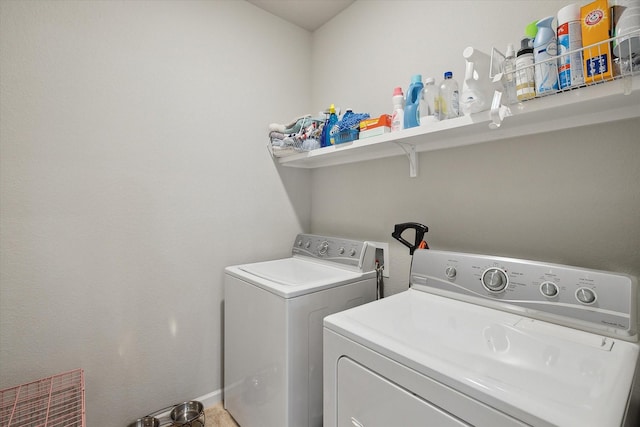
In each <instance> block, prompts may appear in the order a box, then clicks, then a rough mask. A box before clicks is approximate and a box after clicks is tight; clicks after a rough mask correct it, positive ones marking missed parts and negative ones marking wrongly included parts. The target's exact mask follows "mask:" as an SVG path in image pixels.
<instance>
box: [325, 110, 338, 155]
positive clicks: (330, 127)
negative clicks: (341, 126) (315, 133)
mask: <svg viewBox="0 0 640 427" xmlns="http://www.w3.org/2000/svg"><path fill="white" fill-rule="evenodd" d="M337 125H338V115H337V114H336V106H335V105H333V104H331V107H329V119H328V120H327V123H326V124H325V127H326V129H327V131H326V133H325V134H324V137H325V140H324V141H323V143H324V144H323V145H322V146H323V147H328V146H330V145H334V144H335V143H336V137H335V134H336V133H338V126H337Z"/></svg>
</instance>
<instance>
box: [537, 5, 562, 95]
mask: <svg viewBox="0 0 640 427" xmlns="http://www.w3.org/2000/svg"><path fill="white" fill-rule="evenodd" d="M553 18H554V17H553V16H548V17H546V18H543V19H541V20H539V21H538V23H537V24H536V26H537V27H538V33H537V34H536V38H535V39H534V40H533V61H534V62H535V64H536V65H535V81H536V93H537V94H538V95H540V94H543V93H545V92H548V93H553V92H555V91H557V90H558V62H557V60H555V59H554V60H551V59H552V58H555V57H556V56H557V55H558V44H557V43H558V39H557V38H556V32H555V31H554V30H553V27H552V26H551V25H552V24H553Z"/></svg>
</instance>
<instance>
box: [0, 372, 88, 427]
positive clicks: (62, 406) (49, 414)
mask: <svg viewBox="0 0 640 427" xmlns="http://www.w3.org/2000/svg"><path fill="white" fill-rule="evenodd" d="M85 425H86V420H85V406H84V371H83V370H82V369H76V370H73V371H69V372H65V373H62V374H58V375H54V376H52V377H48V378H42V379H39V380H37V381H34V382H31V383H26V384H22V385H19V386H16V387H11V388H7V389H4V390H0V427H22V426H29V427H62V426H64V427H85Z"/></svg>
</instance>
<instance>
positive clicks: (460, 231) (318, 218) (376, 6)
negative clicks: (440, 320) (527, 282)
mask: <svg viewBox="0 0 640 427" xmlns="http://www.w3.org/2000/svg"><path fill="white" fill-rule="evenodd" d="M583 3H586V2H583ZM564 5H566V1H562V0H561V1H535V2H534V1H510V0H509V1H448V2H436V1H393V2H391V1H376V0H366V1H365V0H359V1H356V2H355V3H354V4H352V5H351V6H350V7H349V8H347V9H346V10H345V11H344V12H343V13H341V14H340V15H339V16H338V17H336V18H335V19H334V20H332V21H331V22H329V23H328V24H327V25H325V26H323V27H322V28H320V29H319V30H317V31H316V32H315V33H314V35H313V58H314V68H313V96H312V101H313V106H314V108H316V109H320V108H322V107H323V106H326V105H328V104H329V103H335V104H336V105H338V106H342V107H351V108H353V109H354V111H358V112H369V113H370V114H371V115H373V116H378V115H380V114H383V113H389V114H390V113H391V110H392V104H391V94H392V91H393V88H394V87H395V86H402V87H403V88H404V90H405V91H406V88H407V86H408V84H409V82H410V78H411V75H412V74H417V73H420V74H422V75H423V77H426V76H433V77H436V81H438V82H439V81H441V80H442V75H443V73H444V72H445V71H447V70H452V71H453V72H454V76H456V77H457V80H458V83H459V84H460V89H462V79H463V73H464V59H463V57H462V51H463V50H464V48H465V47H467V46H473V47H475V48H478V49H480V50H482V51H484V52H487V53H489V52H490V51H491V48H492V47H493V46H495V47H496V48H498V49H499V50H501V51H502V52H504V51H505V50H506V46H507V43H509V42H511V43H513V44H514V45H515V46H516V48H517V47H518V46H519V40H520V38H521V37H522V35H523V33H524V27H525V25H526V24H527V23H529V22H531V21H533V20H535V19H539V18H542V17H545V16H549V15H555V13H556V12H557V10H558V9H559V8H561V7H562V6H564ZM337 63H339V65H337ZM559 96H561V95H559ZM504 126H508V121H506V122H505V124H504ZM540 126H542V127H544V123H540ZM639 134H640V121H639V120H637V119H633V120H627V121H618V122H614V123H610V124H607V125H602V126H595V127H586V128H580V129H573V130H570V131H562V132H552V133H547V134H539V135H536V136H531V137H522V138H514V139H507V140H502V141H495V142H492V143H486V144H480V145H474V146H468V147H461V148H456V149H450V150H442V151H435V152H426V153H421V154H420V156H419V163H420V170H419V176H418V177H417V178H409V166H408V162H407V160H406V159H405V158H404V157H403V156H401V153H402V152H401V151H400V150H398V154H399V157H393V158H388V159H381V160H375V161H367V162H362V163H355V164H350V165H343V166H336V167H329V168H322V169H315V170H314V171H313V173H312V205H313V210H312V218H311V228H312V231H313V232H315V233H326V234H336V235H345V236H351V237H363V238H367V239H371V240H376V241H388V242H390V243H391V277H390V278H389V280H387V281H386V290H387V293H396V292H399V291H402V290H405V289H406V288H407V286H408V283H409V267H410V261H411V258H410V256H409V252H408V250H407V248H405V247H404V246H402V245H401V244H400V243H398V242H396V241H395V240H393V239H392V238H391V232H392V231H393V225H394V224H396V223H400V222H407V221H415V222H421V223H424V224H426V225H427V226H429V228H430V230H429V233H427V235H426V240H427V241H428V242H429V244H430V246H431V247H432V248H437V249H444V250H456V251H462V252H465V251H467V252H476V253H485V254H495V255H502V256H512V257H521V258H528V259H536V260H541V261H549V262H557V263H562V264H571V265H577V266H582V267H587V268H595V269H604V270H612V271H619V272H625V273H629V274H632V275H635V276H639V275H640V252H639V251H638V247H640V215H638V212H640V186H639V185H638V182H640V162H638V160H637V159H639V158H640V144H639V143H638V135H639Z"/></svg>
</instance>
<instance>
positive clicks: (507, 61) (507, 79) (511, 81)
mask: <svg viewBox="0 0 640 427" xmlns="http://www.w3.org/2000/svg"><path fill="white" fill-rule="evenodd" d="M502 71H503V72H504V80H503V82H504V88H505V92H506V99H505V101H506V102H508V103H509V105H511V104H515V103H517V102H518V97H517V96H516V52H515V50H514V48H513V44H511V43H509V45H508V46H507V56H506V57H505V58H504V66H503V70H502Z"/></svg>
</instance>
